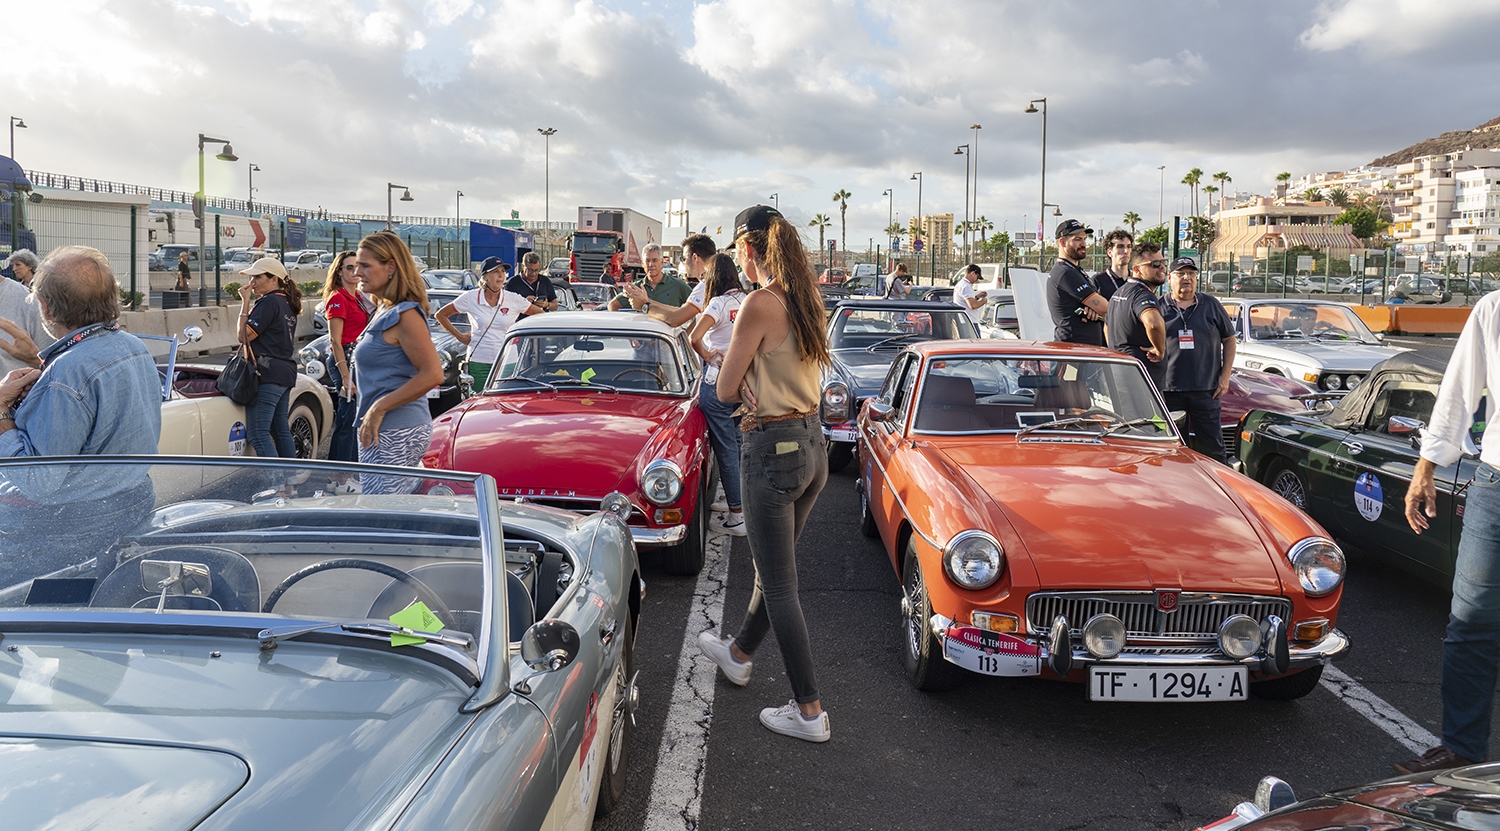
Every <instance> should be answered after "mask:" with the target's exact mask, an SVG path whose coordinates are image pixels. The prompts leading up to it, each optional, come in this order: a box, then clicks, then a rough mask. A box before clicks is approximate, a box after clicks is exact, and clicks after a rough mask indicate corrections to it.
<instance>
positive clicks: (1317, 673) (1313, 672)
mask: <svg viewBox="0 0 1500 831" xmlns="http://www.w3.org/2000/svg"><path fill="white" fill-rule="evenodd" d="M1322 679H1323V667H1322V666H1315V667H1312V668H1310V669H1304V670H1302V671H1301V672H1299V673H1296V674H1295V675H1283V676H1281V677H1280V678H1272V679H1271V680H1269V681H1256V682H1254V683H1252V684H1251V685H1250V694H1251V695H1253V696H1255V697H1256V698H1264V699H1267V700H1269V701H1295V700H1297V699H1299V698H1301V697H1303V696H1304V695H1307V694H1308V693H1310V692H1312V691H1313V690H1315V689H1317V687H1318V682H1319V681H1321V680H1322Z"/></svg>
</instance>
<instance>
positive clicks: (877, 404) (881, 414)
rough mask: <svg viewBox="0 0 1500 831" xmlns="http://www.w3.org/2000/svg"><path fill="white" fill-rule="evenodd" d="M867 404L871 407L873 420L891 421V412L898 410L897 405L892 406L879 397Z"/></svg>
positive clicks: (870, 411) (871, 418)
mask: <svg viewBox="0 0 1500 831" xmlns="http://www.w3.org/2000/svg"><path fill="white" fill-rule="evenodd" d="M865 406H866V407H868V408H869V413H870V420H871V421H890V420H891V414H892V413H894V412H895V411H896V408H895V407H892V406H891V405H890V404H889V403H888V402H885V401H881V400H880V399H878V398H877V399H873V400H871V401H870V403H868V404H866V405H865Z"/></svg>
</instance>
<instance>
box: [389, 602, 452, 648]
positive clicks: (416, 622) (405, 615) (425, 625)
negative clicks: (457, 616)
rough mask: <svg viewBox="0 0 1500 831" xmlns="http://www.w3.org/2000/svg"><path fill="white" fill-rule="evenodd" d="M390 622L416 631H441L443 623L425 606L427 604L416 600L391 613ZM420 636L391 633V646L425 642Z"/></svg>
mask: <svg viewBox="0 0 1500 831" xmlns="http://www.w3.org/2000/svg"><path fill="white" fill-rule="evenodd" d="M390 621H391V623H394V624H396V625H397V626H400V627H402V628H404V629H415V630H417V631H418V632H433V633H436V632H441V631H443V624H442V622H441V621H439V620H438V619H437V615H435V614H433V613H432V610H431V609H429V608H427V604H426V603H423V602H422V601H420V600H418V601H416V602H414V603H412V604H411V605H410V606H407V607H406V608H405V609H402V610H401V611H399V612H397V613H395V614H394V615H391V617H390ZM426 642H427V641H426V640H424V639H422V638H414V637H412V636H411V635H398V634H392V635H391V646H411V645H412V644H414V643H426Z"/></svg>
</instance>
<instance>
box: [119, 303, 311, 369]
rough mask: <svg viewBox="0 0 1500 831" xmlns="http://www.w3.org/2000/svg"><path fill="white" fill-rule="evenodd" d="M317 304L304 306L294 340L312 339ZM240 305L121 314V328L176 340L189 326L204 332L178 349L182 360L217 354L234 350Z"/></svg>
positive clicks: (139, 333) (305, 304) (148, 310)
mask: <svg viewBox="0 0 1500 831" xmlns="http://www.w3.org/2000/svg"><path fill="white" fill-rule="evenodd" d="M314 306H316V303H304V304H303V306H302V317H301V318H300V319H299V320H298V321H297V339H298V340H299V341H306V340H311V339H312V337H313V334H314V333H313V325H312V321H313V308H314ZM239 313H240V305H239V304H238V303H235V304H234V305H231V306H193V307H191V308H187V309H147V310H144V311H139V312H122V313H121V314H120V326H121V328H123V329H125V330H126V331H127V332H134V333H136V334H138V335H173V336H176V337H177V338H178V339H179V340H181V339H183V338H182V333H183V331H184V330H185V329H187V327H189V326H198V327H200V328H202V329H203V339H202V340H200V341H198V342H197V343H190V344H184V345H182V346H180V347H178V351H177V354H178V356H179V357H181V358H192V357H197V356H200V355H208V354H220V353H224V352H229V351H231V350H233V349H234V348H235V347H236V346H237V345H238V344H237V341H236V340H235V328H234V327H235V321H236V320H237V318H238V317H239Z"/></svg>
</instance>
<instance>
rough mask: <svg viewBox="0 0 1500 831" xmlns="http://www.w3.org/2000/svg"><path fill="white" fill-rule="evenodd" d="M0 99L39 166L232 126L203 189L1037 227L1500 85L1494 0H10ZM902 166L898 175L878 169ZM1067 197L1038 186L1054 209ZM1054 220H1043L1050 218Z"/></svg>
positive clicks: (177, 179) (1472, 116) (1253, 172)
mask: <svg viewBox="0 0 1500 831" xmlns="http://www.w3.org/2000/svg"><path fill="white" fill-rule="evenodd" d="M0 20H3V21H4V23H5V28H6V30H7V32H8V33H9V36H8V37H7V41H8V46H9V47H11V48H8V49H7V53H6V57H5V60H4V61H3V62H0V104H3V106H4V107H5V109H6V110H7V111H8V113H9V114H13V115H17V116H21V117H22V118H24V119H25V120H26V123H27V124H28V125H29V126H28V129H26V130H20V131H17V134H16V156H17V160H18V161H19V162H20V163H21V164H22V165H23V166H24V167H26V168H28V169H34V170H43V171H49V172H54V173H67V174H72V175H80V176H89V177H97V178H102V179H111V180H116V181H125V182H131V183H137V184H148V185H156V186H161V187H173V188H181V189H183V190H192V189H194V188H195V187H196V156H195V152H196V135H197V133H199V132H205V133H209V134H212V135H217V136H221V137H226V138H229V139H232V140H233V142H234V147H235V150H236V152H237V153H238V154H239V156H240V159H241V161H240V162H238V163H235V164H229V163H224V162H217V161H213V160H212V159H210V161H209V162H208V170H209V191H210V192H211V193H215V194H220V195H228V196H240V197H243V195H244V193H245V190H246V186H247V184H246V164H247V163H250V162H253V163H256V164H258V165H259V166H260V168H261V170H262V172H261V173H259V174H257V176H256V186H257V188H259V192H258V194H257V198H258V199H259V200H264V201H268V202H274V203H278V204H284V205H297V206H307V207H314V206H324V207H328V208H331V209H334V210H338V211H348V212H367V213H383V212H384V210H385V184H386V182H388V181H395V182H399V183H402V184H406V185H409V186H410V187H411V190H412V194H413V196H415V197H416V201H415V202H413V203H410V204H408V205H407V206H406V209H407V210H408V211H410V212H412V213H422V214H429V215H433V216H446V217H452V216H453V212H454V204H453V202H454V199H453V197H454V192H455V190H458V189H462V190H463V191H464V193H465V195H466V196H465V198H464V200H463V213H464V215H465V216H484V217H499V216H508V215H509V212H510V211H511V210H512V209H515V210H519V211H520V212H521V214H522V216H523V217H526V218H535V219H540V218H541V217H542V214H543V211H544V186H543V142H542V138H541V136H540V135H538V133H537V128H539V127H555V128H556V129H557V134H556V135H555V136H553V137H552V140H551V203H550V204H551V217H552V218H553V219H554V220H556V219H563V220H568V219H572V218H573V217H574V216H575V215H576V214H575V213H574V210H573V209H574V208H576V206H578V205H580V204H584V205H623V206H630V207H634V208H636V209H637V210H641V211H643V212H646V213H649V214H653V215H656V216H660V215H661V214H662V213H663V211H664V209H665V206H666V202H667V200H669V199H681V198H686V199H687V206H688V208H689V210H690V211H691V212H692V220H691V221H692V224H693V226H695V227H702V226H704V225H707V226H709V230H710V231H712V230H714V227H716V226H719V225H728V224H729V222H730V220H731V219H732V218H733V215H734V213H735V212H736V211H737V210H739V209H740V208H742V207H745V206H746V205H750V204H754V203H757V202H769V200H770V195H771V194H772V193H778V194H779V196H780V205H781V207H782V209H783V211H784V212H785V213H787V214H788V215H789V216H790V217H791V218H793V219H795V220H797V221H798V222H799V223H800V224H805V223H806V222H807V220H808V218H809V217H811V216H812V215H813V214H814V213H817V212H825V213H828V214H830V215H831V216H833V217H834V221H835V226H834V227H835V229H837V214H838V211H837V206H836V205H835V204H833V202H832V195H833V193H834V192H835V191H836V190H838V189H840V188H844V189H847V190H849V191H850V192H851V193H852V194H853V197H852V198H851V199H850V201H849V210H848V238H849V243H850V247H851V248H864V247H865V245H866V243H867V240H868V239H869V238H870V237H882V236H883V234H882V231H881V229H882V228H883V227H884V226H885V225H886V222H887V212H888V210H891V209H893V210H894V213H895V215H896V217H897V218H898V219H901V218H904V217H907V216H910V215H911V214H913V213H915V212H916V210H917V187H916V185H917V183H916V182H913V181H911V180H910V176H911V174H912V173H913V172H915V171H922V172H923V174H924V179H923V181H924V186H923V189H922V208H923V210H924V211H925V212H928V213H934V212H944V211H950V210H951V211H953V212H954V213H956V214H958V215H960V216H962V213H963V191H964V158H963V157H962V156H955V155H954V154H953V151H954V148H955V146H956V145H958V144H961V143H965V142H972V141H973V138H974V134H973V131H971V130H970V129H968V128H969V126H970V125H971V124H974V123H979V124H982V125H983V128H982V129H981V130H980V131H979V147H978V155H977V167H978V183H979V190H978V200H977V210H978V213H980V214H983V215H985V216H986V217H988V218H989V219H990V220H991V221H993V222H994V223H995V227H996V229H997V230H998V229H1000V228H1002V227H1003V228H1008V229H1009V230H1011V231H1015V230H1018V229H1019V228H1021V227H1023V222H1024V223H1026V226H1027V227H1034V226H1035V224H1036V220H1037V212H1038V208H1037V206H1038V202H1039V201H1040V199H1039V194H1038V190H1039V177H1038V174H1039V168H1040V163H1041V128H1042V119H1041V116H1040V115H1027V114H1025V113H1023V112H1022V111H1023V110H1024V109H1025V107H1026V105H1027V102H1028V100H1029V99H1032V98H1037V97H1042V96H1045V97H1046V98H1047V100H1048V121H1047V201H1049V202H1057V203H1060V204H1061V205H1062V210H1063V212H1064V213H1065V214H1066V215H1068V216H1076V217H1079V218H1082V219H1084V220H1085V221H1087V222H1088V223H1090V224H1091V225H1096V226H1097V225H1099V224H1100V223H1102V224H1103V225H1104V226H1105V227H1113V226H1114V225H1116V224H1118V223H1119V222H1120V217H1121V216H1122V215H1123V214H1124V213H1125V212H1126V211H1130V210H1134V211H1136V212H1137V213H1139V214H1141V215H1142V216H1143V217H1146V218H1147V220H1148V223H1147V224H1152V223H1154V222H1155V221H1156V217H1157V215H1158V210H1159V192H1158V187H1159V174H1158V170H1157V167H1158V165H1166V171H1165V178H1166V189H1165V207H1164V210H1165V213H1166V214H1167V215H1168V216H1170V215H1171V214H1173V213H1174V212H1176V211H1178V210H1180V208H1181V204H1182V202H1181V197H1182V194H1184V193H1185V190H1186V189H1185V188H1184V187H1183V186H1182V185H1180V184H1178V182H1179V181H1180V180H1181V178H1182V176H1183V174H1184V173H1185V172H1186V171H1187V170H1188V169H1190V168H1192V167H1200V168H1202V169H1203V170H1204V171H1206V172H1208V173H1213V172H1217V171H1220V170H1224V171H1228V172H1229V173H1230V175H1231V176H1232V177H1233V182H1234V184H1233V187H1235V188H1238V189H1242V190H1262V191H1263V190H1265V189H1266V188H1267V187H1268V184H1269V183H1270V182H1271V180H1272V179H1273V177H1274V176H1275V174H1276V173H1277V172H1279V171H1282V170H1288V171H1291V172H1292V173H1293V175H1294V176H1295V175H1300V174H1302V173H1305V172H1308V171H1316V170H1334V169H1341V168H1345V167H1349V166H1353V165H1357V164H1362V163H1366V162H1368V161H1370V160H1371V159H1373V158H1375V157H1376V156H1379V155H1382V154H1384V153H1387V152H1391V151H1394V150H1397V149H1399V148H1401V147H1404V146H1406V145H1407V144H1410V143H1412V142H1414V141H1416V140H1419V139H1422V138H1425V137H1428V136H1432V135H1436V134H1437V133H1439V132H1442V131H1445V130H1453V129H1467V128H1470V127H1473V126H1475V125H1477V124H1479V123H1481V122H1484V121H1486V120H1488V119H1490V118H1493V117H1495V116H1497V115H1500V95H1497V92H1500V90H1497V87H1500V71H1497V70H1500V66H1497V64H1500V51H1497V50H1496V49H1495V48H1494V46H1493V44H1494V43H1495V42H1496V37H1497V35H1500V0H1441V2H1431V0H1327V2H1320V3H1315V2H1309V1H1308V0H1263V1H1262V2H1256V3H1246V2H1231V1H1230V0H1225V1H1224V2H1212V1H1211V0H1182V1H1181V2H1175V1H1168V0H1163V1H1162V2H1125V0H1099V1H1098V2H1066V0H1050V1H1049V2H1045V3H1044V2H1040V1H1039V0H1037V1H1035V2H1010V0H714V2H696V3H695V2H690V0H425V2H424V0H10V2H6V3H5V4H4V8H3V11H0ZM886 189H891V190H893V191H894V203H893V205H888V203H887V199H886V197H884V196H883V195H882V192H883V191H884V190H886ZM1050 219H1051V217H1049V220H1050ZM1048 227H1049V229H1050V227H1051V225H1050V223H1049V226H1048Z"/></svg>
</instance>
